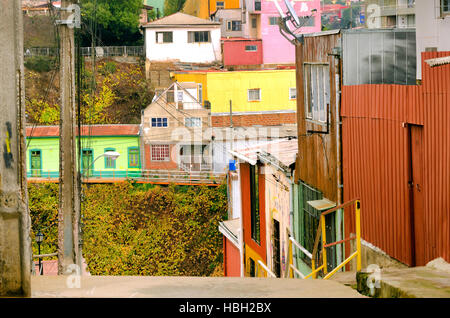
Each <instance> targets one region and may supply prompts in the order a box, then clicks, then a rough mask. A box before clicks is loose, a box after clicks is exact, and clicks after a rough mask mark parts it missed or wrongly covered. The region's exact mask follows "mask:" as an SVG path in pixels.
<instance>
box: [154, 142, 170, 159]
mask: <svg viewBox="0 0 450 318" xmlns="http://www.w3.org/2000/svg"><path fill="white" fill-rule="evenodd" d="M169 149H170V147H169V145H151V158H152V161H170V151H169Z"/></svg>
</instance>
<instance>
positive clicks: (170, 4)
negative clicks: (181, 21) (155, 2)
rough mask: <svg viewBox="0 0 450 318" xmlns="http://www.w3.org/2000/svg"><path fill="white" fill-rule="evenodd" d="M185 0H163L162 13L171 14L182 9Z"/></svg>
mask: <svg viewBox="0 0 450 318" xmlns="http://www.w3.org/2000/svg"><path fill="white" fill-rule="evenodd" d="M185 2H186V0H165V1H164V15H171V14H173V13H176V12H178V11H180V10H181V9H183V7H184V3H185Z"/></svg>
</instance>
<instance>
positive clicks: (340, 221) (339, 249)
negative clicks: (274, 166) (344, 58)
mask: <svg viewBox="0 0 450 318" xmlns="http://www.w3.org/2000/svg"><path fill="white" fill-rule="evenodd" d="M335 58H336V67H335V73H336V78H335V80H336V114H335V123H336V156H337V157H336V159H337V160H336V162H337V167H336V168H337V169H336V174H337V175H336V179H337V205H341V204H342V203H343V178H342V122H341V116H340V109H341V77H342V76H341V74H342V73H341V59H340V58H341V57H340V55H335ZM343 213H344V211H343V210H342V209H340V210H339V211H337V213H336V225H337V226H336V227H337V233H336V239H337V240H338V241H340V240H342V239H343V228H344V218H343ZM336 254H337V260H336V261H337V263H338V264H339V263H341V262H342V261H343V259H344V246H343V245H341V244H338V245H337V246H336Z"/></svg>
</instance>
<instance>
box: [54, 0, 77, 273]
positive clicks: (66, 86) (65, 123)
mask: <svg viewBox="0 0 450 318" xmlns="http://www.w3.org/2000/svg"><path fill="white" fill-rule="evenodd" d="M74 4H75V1H74V0H71V1H69V0H63V1H61V20H60V21H58V24H59V34H60V65H61V66H60V68H61V69H60V89H61V111H60V116H61V117H60V125H59V129H60V131H59V133H60V143H59V213H58V215H59V223H58V274H59V275H61V274H63V275H64V274H65V275H68V274H71V273H72V272H73V270H74V269H73V264H76V265H78V266H80V267H78V269H79V270H80V272H79V273H81V261H80V259H81V255H80V253H79V242H78V233H79V218H80V204H79V200H80V198H79V191H78V186H77V184H78V174H77V165H76V139H75V123H76V109H75V92H76V91H75V37H74V29H73V28H74V25H73V23H74V14H73V11H71V10H68V9H67V8H68V7H69V6H72V7H73V5H74Z"/></svg>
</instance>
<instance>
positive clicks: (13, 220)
mask: <svg viewBox="0 0 450 318" xmlns="http://www.w3.org/2000/svg"><path fill="white" fill-rule="evenodd" d="M0 41H1V43H2V45H1V46H0V59H1V61H2V63H1V64H0V74H1V77H0V87H1V92H0V108H1V111H0V135H1V138H0V139H1V143H2V146H1V147H2V156H1V160H0V296H8V295H16V296H30V294H31V286H30V280H31V276H30V275H31V263H32V254H31V240H30V224H31V220H30V216H29V213H28V194H27V181H26V174H25V142H24V141H25V91H24V82H25V81H24V68H23V23H22V11H21V1H19V0H14V1H11V0H10V1H0Z"/></svg>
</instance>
